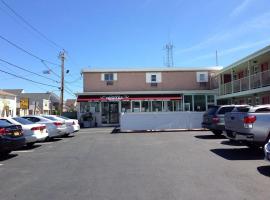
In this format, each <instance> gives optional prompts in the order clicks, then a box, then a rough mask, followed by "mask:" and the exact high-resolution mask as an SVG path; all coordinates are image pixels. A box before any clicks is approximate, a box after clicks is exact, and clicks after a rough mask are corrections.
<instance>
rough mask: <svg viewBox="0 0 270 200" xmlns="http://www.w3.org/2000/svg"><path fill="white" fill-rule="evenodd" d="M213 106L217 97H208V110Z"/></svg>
mask: <svg viewBox="0 0 270 200" xmlns="http://www.w3.org/2000/svg"><path fill="white" fill-rule="evenodd" d="M211 105H215V96H214V95H207V109H208V108H209V106H211Z"/></svg>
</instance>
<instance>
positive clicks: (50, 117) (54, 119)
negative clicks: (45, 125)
mask: <svg viewBox="0 0 270 200" xmlns="http://www.w3.org/2000/svg"><path fill="white" fill-rule="evenodd" d="M42 117H44V118H46V119H49V120H52V121H58V119H56V118H55V117H53V116H42Z"/></svg>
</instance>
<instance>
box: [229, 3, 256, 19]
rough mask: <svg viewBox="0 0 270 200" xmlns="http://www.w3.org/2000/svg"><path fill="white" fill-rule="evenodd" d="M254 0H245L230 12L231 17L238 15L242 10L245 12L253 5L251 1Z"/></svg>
mask: <svg viewBox="0 0 270 200" xmlns="http://www.w3.org/2000/svg"><path fill="white" fill-rule="evenodd" d="M252 2H254V0H243V1H242V3H241V4H239V5H238V6H237V7H236V8H235V9H234V10H233V11H232V12H231V14H230V17H237V16H238V15H240V14H241V13H242V12H244V11H245V10H246V9H247V8H248V6H250V5H251V3H252Z"/></svg>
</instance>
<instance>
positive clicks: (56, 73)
mask: <svg viewBox="0 0 270 200" xmlns="http://www.w3.org/2000/svg"><path fill="white" fill-rule="evenodd" d="M41 63H42V64H43V65H44V66H45V67H46V68H47V69H48V70H49V71H51V72H52V73H53V74H54V75H55V76H57V77H58V78H61V76H59V75H58V74H57V73H56V72H55V71H53V70H52V69H51V68H50V67H49V66H48V65H47V64H46V63H45V62H44V61H41Z"/></svg>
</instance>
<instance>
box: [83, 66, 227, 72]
mask: <svg viewBox="0 0 270 200" xmlns="http://www.w3.org/2000/svg"><path fill="white" fill-rule="evenodd" d="M221 69H223V67H222V66H210V67H173V68H164V67H155V68H143V67H141V68H139V67H138V68H129V67H123V68H122V69H121V68H118V69H114V68H110V67H108V68H100V69H99V68H95V69H91V68H84V69H82V71H81V72H82V73H88V72H93V73H98V72H102V73H106V72H108V73H109V72H167V71H212V70H213V71H215V70H217V71H218V70H221Z"/></svg>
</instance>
